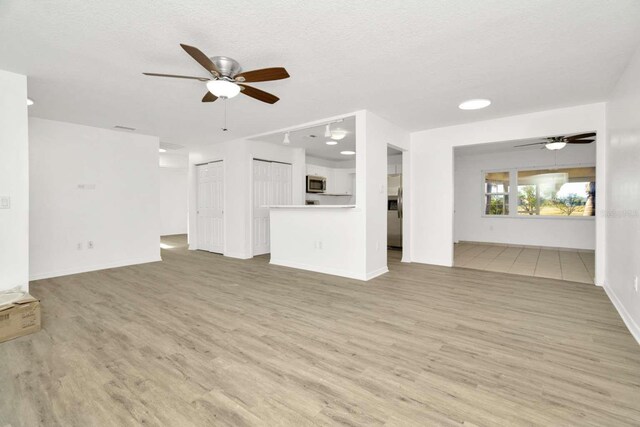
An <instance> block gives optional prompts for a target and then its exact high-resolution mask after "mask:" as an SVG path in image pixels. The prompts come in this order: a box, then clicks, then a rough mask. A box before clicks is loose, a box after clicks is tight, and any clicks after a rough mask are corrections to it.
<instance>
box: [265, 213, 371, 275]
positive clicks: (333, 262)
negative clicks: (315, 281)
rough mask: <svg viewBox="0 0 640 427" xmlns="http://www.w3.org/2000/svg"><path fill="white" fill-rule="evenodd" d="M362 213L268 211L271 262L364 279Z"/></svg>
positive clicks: (363, 228) (364, 255) (364, 254)
mask: <svg viewBox="0 0 640 427" xmlns="http://www.w3.org/2000/svg"><path fill="white" fill-rule="evenodd" d="M363 218H364V212H363V211H362V210H361V209H358V208H307V209H304V208H303V209H294V208H291V209H272V210H271V263H272V264H275V265H283V266H286V267H293V268H301V269H304V270H310V271H317V272H320V273H327V274H334V275H338V276H343V277H350V278H354V279H360V280H366V279H367V274H366V252H365V250H364V248H365V234H364V232H365V227H364V221H363Z"/></svg>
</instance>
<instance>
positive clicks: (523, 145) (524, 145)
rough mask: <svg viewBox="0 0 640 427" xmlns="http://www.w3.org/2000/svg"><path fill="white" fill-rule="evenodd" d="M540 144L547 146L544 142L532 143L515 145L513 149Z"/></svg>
mask: <svg viewBox="0 0 640 427" xmlns="http://www.w3.org/2000/svg"><path fill="white" fill-rule="evenodd" d="M540 144H547V141H544V142H532V143H531V144H522V145H514V147H513V148H517V147H529V146H530V145H540Z"/></svg>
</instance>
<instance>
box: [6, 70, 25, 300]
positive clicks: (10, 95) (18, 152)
mask: <svg viewBox="0 0 640 427" xmlns="http://www.w3.org/2000/svg"><path fill="white" fill-rule="evenodd" d="M0 197H3V198H9V206H8V207H6V208H2V207H0V291H4V290H8V289H13V288H16V287H19V288H21V289H22V290H25V291H28V290H29V139H28V122H27V78H26V76H22V75H20V74H14V73H9V72H7V71H2V70H0ZM0 206H1V205H0Z"/></svg>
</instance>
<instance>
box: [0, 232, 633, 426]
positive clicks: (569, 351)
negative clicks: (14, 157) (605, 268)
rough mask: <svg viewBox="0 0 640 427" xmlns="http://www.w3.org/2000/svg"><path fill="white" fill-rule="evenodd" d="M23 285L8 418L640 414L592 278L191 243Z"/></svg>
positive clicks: (440, 418) (390, 419)
mask: <svg viewBox="0 0 640 427" xmlns="http://www.w3.org/2000/svg"><path fill="white" fill-rule="evenodd" d="M164 243H165V244H167V245H169V246H175V247H174V248H172V249H167V250H163V259H164V261H163V262H159V263H152V264H145V265H138V266H131V267H124V268H116V269H110V270H103V271H98V272H92V273H85V274H77V275H73V276H66V277H61V278H54V279H48V280H40V281H36V282H32V283H31V291H32V294H34V295H35V296H37V297H38V298H40V299H41V300H42V310H43V330H42V331H40V332H39V333H37V334H34V335H30V336H27V337H22V338H19V339H16V340H13V341H9V342H6V343H2V344H0V426H12V427H15V426H37V425H44V426H58V425H59V426H137V425H141V424H145V425H158V426H160V425H162V426H211V425H221V426H227V425H228V426H246V425H265V426H306V425H349V426H359V425H367V426H375V425H384V426H414V425H415V426H456V425H458V426H459V425H465V426H531V425H540V426H574V425H575V426H632V425H633V426H638V425H640V346H638V344H637V343H636V342H635V341H634V340H633V338H632V337H631V335H630V333H629V332H628V331H627V330H626V329H625V326H624V324H623V323H622V321H621V319H620V318H619V316H618V314H617V313H616V311H615V309H614V308H613V306H612V305H611V303H610V302H609V300H608V299H607V297H606V295H605V293H604V292H603V290H602V289H601V288H598V287H596V286H594V285H587V284H581V283H575V282H564V281H560V280H553V279H543V278H536V277H526V276H518V275H510V274H505V273H495V272H489V271H473V270H469V269H462V268H444V267H435V266H427V265H419V264H401V263H400V262H399V259H398V258H399V252H390V261H389V267H390V270H391V271H390V272H389V273H388V274H386V275H384V276H382V277H379V278H376V279H374V280H372V281H370V282H366V283H365V282H359V281H355V280H349V279H342V278H338V277H334V276H328V275H322V274H315V273H310V272H305V271H300V270H294V269H288V268H284V267H278V266H271V265H269V264H268V258H267V257H258V258H255V259H253V260H236V259H230V258H224V257H222V256H219V255H214V254H209V253H205V252H193V251H187V250H186V248H185V246H184V238H183V237H173V238H170V239H165V240H164Z"/></svg>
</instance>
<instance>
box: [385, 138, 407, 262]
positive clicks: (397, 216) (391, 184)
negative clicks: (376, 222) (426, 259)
mask: <svg viewBox="0 0 640 427" xmlns="http://www.w3.org/2000/svg"><path fill="white" fill-rule="evenodd" d="M403 217H404V198H403V188H402V151H400V150H398V149H396V148H393V147H391V146H387V249H388V250H389V251H394V252H395V253H396V254H399V255H400V256H401V255H402V249H403V245H402V239H403V232H402V226H403Z"/></svg>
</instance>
